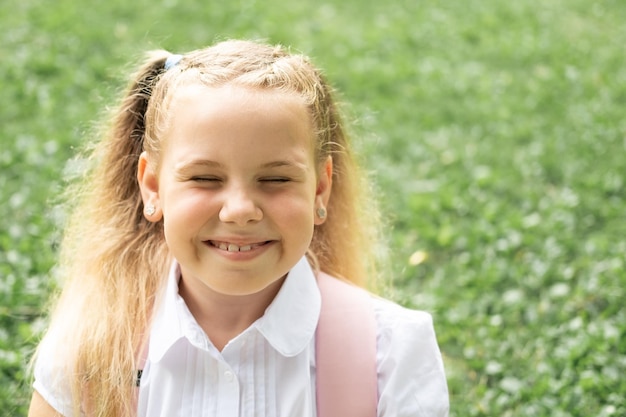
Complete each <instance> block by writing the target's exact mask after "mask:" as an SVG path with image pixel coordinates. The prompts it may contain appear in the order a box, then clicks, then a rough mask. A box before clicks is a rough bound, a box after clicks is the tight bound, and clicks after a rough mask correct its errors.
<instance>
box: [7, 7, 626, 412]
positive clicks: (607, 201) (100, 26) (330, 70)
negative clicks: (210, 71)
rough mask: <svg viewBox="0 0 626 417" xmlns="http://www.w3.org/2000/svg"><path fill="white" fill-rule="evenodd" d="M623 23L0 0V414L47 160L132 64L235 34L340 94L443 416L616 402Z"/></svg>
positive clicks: (41, 238) (48, 188) (34, 275)
mask: <svg viewBox="0 0 626 417" xmlns="http://www.w3.org/2000/svg"><path fill="white" fill-rule="evenodd" d="M625 22H626V2H623V1H622V0H613V1H611V0H604V1H592V0H519V1H500V0H465V1H451V0H448V1H446V0H442V1H437V0H422V1H415V0H389V1H386V2H369V1H363V0H342V1H338V0H336V1H331V2H329V1H323V0H319V1H312V0H298V1H291V2H285V1H276V0H267V1H263V2H261V1H255V0H235V1H230V2H217V1H193V0H164V1H146V0H136V1H126V0H124V1H122V0H107V1H102V2H88V1H82V2H81V1H77V0H55V1H44V0H3V1H2V2H1V3H0V28H1V30H0V37H1V38H0V59H1V61H0V62H1V63H0V82H1V84H0V85H1V92H2V93H1V94H0V201H1V203H0V413H2V414H3V415H7V416H8V415H13V416H20V415H21V416H23V415H25V414H26V410H27V403H28V398H29V396H30V388H29V384H30V383H29V381H28V380H26V379H25V378H26V376H25V375H26V374H25V366H26V364H27V362H28V359H29V357H30V355H31V354H32V350H33V349H34V346H35V344H36V341H37V335H38V334H39V333H40V332H41V330H42V329H43V328H44V326H45V318H44V317H42V315H41V313H42V309H43V307H44V305H45V300H46V297H47V295H48V294H49V292H50V291H51V289H52V288H54V284H53V283H52V282H51V280H50V278H49V276H50V269H51V268H52V267H53V265H54V262H55V254H56V250H57V245H58V240H59V235H60V233H61V231H60V226H61V225H62V220H63V212H62V211H61V210H60V209H59V208H58V207H57V201H58V196H59V193H60V191H61V190H62V188H63V183H64V180H65V179H67V178H68V176H71V174H72V172H74V171H75V170H76V166H75V165H74V164H71V163H68V162H67V161H68V160H69V159H70V158H71V157H72V155H73V154H74V153H75V152H76V149H77V148H79V147H80V146H81V144H82V143H84V141H85V140H87V139H88V137H89V135H88V133H89V132H90V131H92V130H93V127H94V125H95V124H97V123H98V121H99V120H101V115H102V113H103V111H104V108H105V106H107V105H110V104H112V103H113V101H112V100H113V99H114V98H115V97H117V96H118V94H119V91H120V89H121V88H122V87H123V86H124V84H125V81H124V76H125V74H126V73H127V72H128V71H129V70H130V69H131V66H130V63H131V62H134V61H135V60H136V59H137V58H138V57H139V56H140V55H141V53H142V52H143V51H144V50H146V49H150V48H159V47H164V48H167V49H169V50H171V51H175V52H184V51H186V50H190V49H194V48H197V47H202V46H205V45H207V44H210V43H212V42H214V41H215V40H220V39H225V38H253V39H266V40H268V41H270V42H274V43H283V44H286V45H290V46H292V47H293V49H295V50H300V51H303V52H304V53H306V54H308V55H310V56H312V57H313V60H314V61H315V62H316V64H317V65H318V66H320V67H322V68H324V69H325V71H326V74H327V76H328V78H329V79H330V80H331V81H332V82H333V84H334V85H335V86H336V87H337V88H338V89H339V90H340V91H341V92H342V99H343V101H345V102H346V103H349V107H348V114H349V119H350V120H351V121H353V125H352V131H353V136H354V140H355V143H356V144H357V146H358V148H359V149H360V150H361V153H362V156H363V158H364V160H366V161H367V164H368V167H369V168H370V170H371V172H372V178H373V179H374V180H375V181H376V183H377V186H378V188H379V189H380V190H381V194H382V195H383V199H382V200H383V201H382V205H383V208H384V213H385V216H386V217H387V218H388V220H389V222H390V224H392V225H393V229H392V230H390V234H389V238H390V242H391V257H392V261H393V277H392V278H393V280H394V284H395V291H394V292H393V293H392V294H391V295H392V296H393V297H394V298H395V299H396V300H397V301H399V302H401V303H402V304H405V305H408V306H411V307H415V308H420V309H423V310H427V311H429V312H431V313H432V314H433V316H434V319H435V326H436V330H437V333H438V338H439V341H440V344H441V349H442V351H443V354H444V360H445V365H446V369H447V373H448V381H449V387H450V394H451V406H452V410H451V415H452V416H456V417H465V416H551V417H555V416H556V417H558V416H585V417H587V416H594V417H595V416H626V378H624V375H626V339H625V338H624V332H625V330H626V309H624V308H623V305H624V287H625V285H626V273H625V272H624V267H625V261H624V253H625V251H626V240H625V239H624V235H625V233H626V219H625V213H626V200H625V192H624V185H625V184H624V176H625V173H626V158H625V157H624V156H625V151H626V119H625V118H624V110H625V106H626V66H625V64H626V62H625V53H626V23H625Z"/></svg>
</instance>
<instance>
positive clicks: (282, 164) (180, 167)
mask: <svg viewBox="0 0 626 417" xmlns="http://www.w3.org/2000/svg"><path fill="white" fill-rule="evenodd" d="M194 168H224V165H222V164H220V163H219V162H217V161H212V160H209V159H193V160H191V161H186V162H180V163H178V164H176V166H175V167H174V170H175V171H176V172H178V173H180V172H185V171H187V170H190V169H194ZM259 168H260V169H271V168H297V169H301V170H304V169H306V164H303V163H300V162H297V161H290V160H286V159H280V160H276V161H270V162H267V163H265V164H262V165H261V166H260V167H259Z"/></svg>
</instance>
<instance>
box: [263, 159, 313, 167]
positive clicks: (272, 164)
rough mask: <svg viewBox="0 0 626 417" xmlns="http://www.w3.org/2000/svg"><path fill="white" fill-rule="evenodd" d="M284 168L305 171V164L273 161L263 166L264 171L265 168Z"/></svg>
mask: <svg viewBox="0 0 626 417" xmlns="http://www.w3.org/2000/svg"><path fill="white" fill-rule="evenodd" d="M283 167H286V168H298V169H304V164H302V163H300V162H295V161H288V160H278V161H271V162H268V163H266V164H263V165H261V168H262V169H263V168H283Z"/></svg>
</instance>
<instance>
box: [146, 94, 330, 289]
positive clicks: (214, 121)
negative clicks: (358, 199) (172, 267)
mask: <svg viewBox="0 0 626 417" xmlns="http://www.w3.org/2000/svg"><path fill="white" fill-rule="evenodd" d="M170 120H171V123H170V125H169V127H168V130H167V132H166V133H165V137H164V138H163V142H162V143H163V145H162V152H161V160H160V161H151V160H149V156H148V155H146V154H145V153H144V154H143V155H142V156H141V158H140V163H139V173H138V178H139V182H140V186H141V189H142V197H143V199H144V203H145V204H153V205H154V206H155V207H156V208H157V213H155V214H154V215H152V216H147V218H148V219H149V220H150V221H160V220H161V219H162V220H163V223H164V231H165V239H166V241H167V244H168V246H169V249H170V250H171V252H172V254H173V255H174V257H175V258H176V259H177V260H178V262H179V263H180V265H181V271H182V279H183V280H184V283H185V285H187V286H188V287H204V288H205V289H210V290H211V291H214V292H218V293H221V294H226V295H234V296H238V295H250V294H254V293H257V292H260V291H262V290H264V289H265V288H268V287H269V286H270V285H271V284H273V283H276V282H278V281H279V280H280V279H281V278H282V277H283V276H285V274H287V272H288V271H289V270H290V269H291V268H292V267H293V266H294V265H295V264H296V262H297V261H298V260H299V259H300V258H301V257H302V256H303V255H304V254H305V252H306V250H307V249H308V247H309V244H310V242H311V239H312V236H313V229H314V225H315V224H321V223H322V222H323V219H319V218H317V217H316V216H315V211H316V209H317V208H319V207H325V206H326V204H327V202H328V197H329V194H330V186H331V173H332V161H331V159H330V158H328V160H327V161H325V162H324V163H322V164H319V163H318V162H316V160H315V156H314V151H313V149H314V148H313V129H312V126H311V120H310V117H309V115H308V111H307V108H306V107H305V105H304V103H303V102H302V101H301V100H300V99H299V98H298V97H296V96H294V95H290V94H287V93H281V92H273V91H263V90H253V89H250V88H244V87H238V86H229V85H227V86H223V87H219V88H208V87H198V86H194V87H188V88H183V89H181V90H180V91H178V92H177V93H176V96H175V97H174V101H173V104H172V108H171V113H170Z"/></svg>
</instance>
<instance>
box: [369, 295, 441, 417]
mask: <svg viewBox="0 0 626 417" xmlns="http://www.w3.org/2000/svg"><path fill="white" fill-rule="evenodd" d="M372 302H373V307H374V312H375V316H376V322H377V328H378V332H377V334H378V336H377V358H376V359H377V366H378V388H379V413H378V415H379V416H398V417H400V416H424V417H426V416H428V417H435V416H436V417H443V416H447V415H448V407H449V405H448V388H447V383H446V377H445V372H444V369H443V360H442V357H441V352H440V350H439V346H438V344H437V338H436V335H435V329H434V326H433V319H432V316H431V314H429V313H427V312H424V311H418V310H410V309H408V308H405V307H402V306H400V305H398V304H396V303H393V302H391V301H389V300H385V299H381V298H377V297H372Z"/></svg>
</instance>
